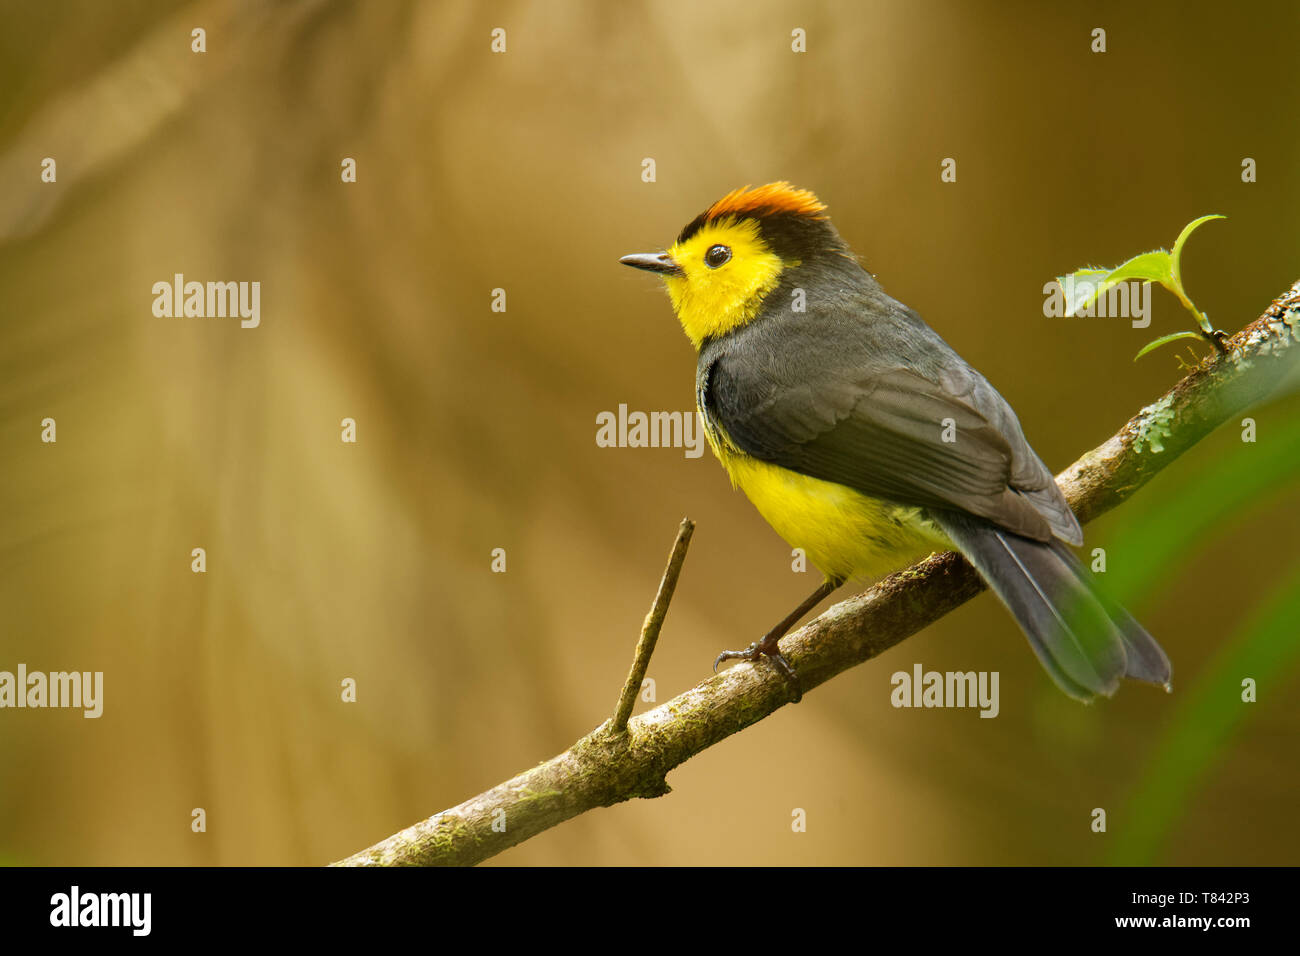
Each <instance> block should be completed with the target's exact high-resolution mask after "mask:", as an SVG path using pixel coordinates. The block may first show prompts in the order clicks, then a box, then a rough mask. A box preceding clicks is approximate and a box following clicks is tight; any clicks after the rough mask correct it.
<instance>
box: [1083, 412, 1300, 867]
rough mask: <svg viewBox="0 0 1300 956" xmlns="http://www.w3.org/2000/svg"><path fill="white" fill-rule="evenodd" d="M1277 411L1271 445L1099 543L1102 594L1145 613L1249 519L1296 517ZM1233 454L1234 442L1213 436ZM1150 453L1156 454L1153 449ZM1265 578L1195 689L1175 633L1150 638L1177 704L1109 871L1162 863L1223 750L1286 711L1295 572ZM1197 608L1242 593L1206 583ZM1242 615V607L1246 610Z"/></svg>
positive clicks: (1299, 611)
mask: <svg viewBox="0 0 1300 956" xmlns="http://www.w3.org/2000/svg"><path fill="white" fill-rule="evenodd" d="M1288 407H1290V408H1294V405H1292V404H1289V403H1285V404H1281V405H1275V406H1274V408H1276V409H1278V413H1277V414H1273V415H1270V416H1269V418H1270V421H1271V422H1272V423H1273V424H1272V425H1270V429H1269V440H1268V441H1267V442H1258V443H1253V444H1240V445H1238V446H1237V447H1235V448H1234V450H1233V452H1232V453H1227V454H1222V455H1220V456H1218V457H1216V458H1214V459H1213V460H1212V463H1211V464H1210V465H1209V466H1208V467H1206V468H1205V470H1204V471H1202V472H1201V473H1200V474H1199V475H1198V476H1197V477H1196V479H1195V480H1194V481H1191V482H1188V483H1186V484H1185V485H1183V486H1182V487H1181V488H1179V489H1176V490H1173V491H1166V492H1165V493H1163V494H1162V495H1160V496H1159V497H1150V496H1147V500H1148V506H1147V507H1146V508H1145V509H1135V510H1132V511H1130V512H1129V514H1128V515H1127V520H1126V521H1125V523H1124V525H1123V526H1122V530H1120V531H1119V532H1117V534H1116V535H1115V536H1114V537H1113V539H1112V540H1111V541H1110V542H1109V544H1108V545H1107V548H1106V550H1107V552H1108V553H1109V554H1111V555H1113V556H1118V555H1123V556H1124V557H1123V560H1122V561H1117V560H1114V559H1112V560H1111V561H1110V563H1109V569H1108V572H1107V574H1106V575H1105V578H1106V579H1107V580H1106V581H1105V584H1106V585H1108V590H1109V591H1111V592H1112V593H1113V594H1114V596H1115V597H1117V598H1118V599H1119V600H1120V601H1121V603H1123V604H1126V605H1128V606H1129V607H1130V608H1131V609H1132V610H1134V611H1135V612H1137V614H1138V617H1139V619H1140V618H1141V617H1142V616H1143V615H1142V613H1141V612H1142V605H1144V604H1146V605H1149V604H1150V603H1151V600H1152V598H1153V596H1154V595H1155V594H1157V593H1158V591H1159V589H1160V587H1161V585H1162V584H1163V583H1164V582H1168V581H1172V580H1174V579H1176V578H1177V576H1178V573H1177V572H1178V568H1179V567H1180V566H1182V565H1184V564H1185V563H1186V562H1187V561H1188V560H1190V559H1191V558H1193V557H1195V556H1196V554H1197V553H1198V551H1201V552H1203V551H1204V550H1205V549H1206V548H1208V547H1213V544H1212V541H1213V539H1214V537H1215V536H1216V535H1217V534H1220V533H1227V532H1228V531H1229V530H1230V529H1231V528H1232V527H1233V526H1235V525H1236V524H1238V523H1239V522H1241V521H1242V520H1246V519H1248V518H1249V516H1250V514H1251V512H1252V510H1253V511H1255V512H1256V513H1259V512H1261V511H1267V510H1269V509H1280V508H1293V507H1294V501H1295V499H1296V494H1297V491H1298V490H1300V417H1297V416H1296V415H1295V414H1294V413H1293V412H1292V413H1291V414H1288V413H1287V409H1288ZM1220 438H1221V439H1227V440H1228V441H1230V442H1234V444H1235V436H1228V435H1221V436H1220ZM1153 450H1154V448H1153ZM1265 567H1267V569H1268V571H1269V573H1270V577H1271V578H1272V579H1273V580H1276V581H1279V582H1280V584H1279V585H1278V586H1276V587H1275V588H1274V589H1273V590H1272V591H1271V592H1270V594H1269V596H1268V597H1267V599H1266V600H1265V601H1264V602H1263V603H1262V604H1261V605H1260V606H1259V607H1257V608H1256V609H1254V611H1253V612H1251V613H1249V614H1248V615H1247V618H1248V619H1247V621H1246V623H1245V624H1244V625H1243V626H1242V627H1241V628H1240V629H1239V630H1238V631H1237V632H1236V633H1235V634H1234V635H1233V636H1232V637H1231V638H1230V639H1229V640H1228V641H1227V642H1226V643H1225V644H1224V645H1223V646H1222V647H1221V648H1220V649H1219V650H1218V652H1217V653H1215V654H1214V655H1213V656H1212V657H1211V659H1210V660H1208V661H1207V662H1206V663H1205V664H1204V665H1203V666H1202V667H1201V668H1200V669H1199V672H1198V674H1197V675H1196V679H1195V680H1194V681H1187V682H1186V684H1185V685H1184V682H1183V680H1182V679H1180V677H1179V673H1180V668H1179V654H1178V642H1177V637H1178V636H1177V635H1176V634H1174V635H1159V634H1157V635H1156V636H1157V639H1158V640H1161V641H1162V643H1163V644H1164V645H1165V647H1166V649H1167V650H1168V651H1169V652H1170V654H1171V656H1172V657H1173V659H1174V676H1173V686H1174V702H1175V706H1174V709H1173V712H1172V714H1171V715H1170V722H1169V725H1168V728H1167V730H1166V732H1165V734H1164V735H1163V737H1162V739H1160V740H1158V741H1157V742H1156V744H1155V747H1154V749H1153V752H1152V754H1151V756H1150V759H1149V761H1148V762H1147V764H1146V767H1145V769H1144V771H1143V773H1142V777H1141V778H1140V780H1139V782H1138V784H1137V787H1136V788H1135V791H1134V794H1133V796H1132V798H1131V801H1130V803H1129V806H1128V807H1127V809H1126V810H1125V814H1124V816H1125V819H1126V825H1125V827H1124V829H1123V832H1122V833H1119V832H1118V831H1117V835H1118V837H1119V839H1118V841H1117V843H1116V845H1115V847H1114V849H1113V851H1112V853H1111V855H1110V858H1109V862H1111V863H1118V864H1150V863H1153V862H1156V861H1157V860H1160V861H1162V862H1163V859H1162V857H1161V851H1162V850H1163V849H1164V848H1165V846H1166V845H1167V842H1168V839H1169V838H1170V837H1171V836H1172V835H1173V834H1174V833H1176V832H1177V827H1178V825H1179V821H1180V819H1181V818H1182V817H1183V815H1184V813H1185V811H1186V810H1187V808H1188V807H1190V806H1191V805H1192V803H1193V801H1194V799H1195V797H1196V792H1197V790H1198V788H1199V787H1200V786H1201V785H1202V783H1203V781H1205V780H1206V778H1207V776H1208V775H1209V774H1210V773H1211V771H1212V770H1213V768H1214V767H1215V765H1216V764H1217V763H1218V762H1219V761H1220V760H1222V758H1223V755H1224V752H1225V751H1226V750H1227V749H1228V748H1229V747H1230V746H1231V744H1232V738H1233V735H1234V734H1237V733H1240V732H1241V730H1242V728H1243V726H1244V725H1245V724H1246V723H1247V721H1248V720H1249V719H1250V717H1251V716H1253V715H1254V713H1255V711H1254V710H1253V708H1261V707H1266V706H1269V705H1270V704H1271V705H1272V706H1279V705H1283V706H1285V705H1284V703H1283V702H1282V700H1281V688H1282V687H1283V685H1284V682H1285V681H1286V680H1288V679H1290V676H1291V675H1292V674H1293V673H1294V671H1295V668H1296V667H1297V665H1300V641H1297V640H1296V623H1295V622H1296V620H1297V619H1300V573H1297V572H1296V571H1295V570H1294V569H1293V568H1291V567H1287V566H1285V565H1283V564H1281V563H1273V564H1268V565H1266V566H1265ZM1205 591H1206V600H1212V601H1221V602H1227V603H1228V604H1229V605H1231V606H1234V607H1238V606H1241V605H1242V603H1243V602H1242V595H1240V594H1239V593H1236V592H1233V591H1230V590H1227V589H1226V588H1220V587H1219V586H1218V585H1217V584H1216V582H1214V581H1207V582H1205ZM1243 610H1244V608H1243ZM1245 678H1251V679H1253V680H1254V681H1255V682H1256V685H1257V687H1258V688H1259V691H1260V694H1261V698H1260V701H1261V702H1260V703H1257V704H1255V703H1245V702H1243V700H1242V681H1243V680H1244V679H1245Z"/></svg>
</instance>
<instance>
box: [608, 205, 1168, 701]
mask: <svg viewBox="0 0 1300 956" xmlns="http://www.w3.org/2000/svg"><path fill="white" fill-rule="evenodd" d="M619 261H620V262H622V263H623V264H624V265H627V266H631V267H633V268H635V269H641V270H645V271H647V272H651V273H655V274H657V275H659V276H660V277H661V278H662V279H663V282H664V285H665V287H666V291H667V293H668V297H669V299H670V301H671V304H672V308H673V311H674V312H675V313H676V316H677V319H678V320H679V321H680V323H681V326H682V329H683V330H684V331H685V333H686V336H687V338H689V339H690V341H691V344H692V345H693V346H694V347H695V349H696V352H697V364H696V375H695V401H696V408H697V411H698V413H699V416H700V420H701V422H702V424H703V428H704V431H705V435H706V437H707V439H708V443H709V447H710V449H711V450H712V452H713V454H714V456H715V457H716V458H717V459H718V461H719V462H720V463H721V464H722V466H723V468H724V469H725V470H726V471H727V474H728V475H729V476H730V479H731V482H732V484H733V486H734V487H736V488H739V489H740V490H741V491H743V492H744V494H745V495H746V496H747V497H748V498H749V500H750V502H751V503H752V504H753V505H754V507H755V508H756V509H757V510H758V512H759V514H760V515H761V516H762V517H763V518H764V519H765V520H766V521H767V522H768V524H770V525H771V526H772V528H773V529H774V530H775V531H776V532H777V533H778V534H779V535H780V536H781V537H782V538H784V539H785V541H786V542H787V543H788V544H790V545H791V547H794V548H801V549H803V553H804V554H805V555H806V556H807V559H808V561H809V562H810V563H811V564H812V565H813V566H814V567H816V568H817V569H818V570H819V571H820V572H821V574H822V576H823V581H822V584H821V585H820V586H819V587H818V588H817V590H816V591H814V592H813V593H812V594H811V595H810V596H809V597H808V598H807V599H806V600H804V601H803V602H802V603H801V604H800V605H799V606H798V607H796V608H795V609H794V610H793V611H792V612H791V613H790V614H788V615H787V616H786V617H785V618H783V619H782V620H781V621H780V622H779V623H778V624H777V625H776V626H775V627H773V628H772V629H770V630H769V631H768V632H767V633H766V634H765V635H764V636H763V637H762V638H760V639H759V640H757V641H755V642H754V643H752V644H751V645H749V647H747V648H745V649H744V650H738V651H731V650H727V651H723V652H722V653H721V654H719V655H718V657H717V659H716V660H715V661H714V670H715V671H716V670H717V667H718V665H719V664H721V663H723V662H724V661H729V660H746V661H751V662H755V661H758V660H760V659H766V660H768V661H769V662H770V663H771V664H772V665H774V666H775V667H776V668H777V670H778V671H780V673H781V674H782V675H784V677H785V679H786V680H787V682H788V684H789V686H790V687H791V688H792V690H793V696H794V699H795V700H796V701H797V700H799V699H800V698H801V697H802V690H801V687H800V684H799V680H798V675H797V673H796V672H795V670H794V668H793V667H792V666H791V665H790V662H789V661H788V660H787V659H786V658H785V657H784V656H783V655H782V653H781V650H780V643H779V642H780V639H781V638H782V637H783V636H784V635H785V634H786V633H787V632H788V631H789V630H790V628H792V627H793V626H794V625H795V624H796V623H798V621H799V620H800V619H801V618H802V617H803V616H804V615H805V614H806V613H808V612H809V611H810V610H812V609H813V608H814V607H816V606H817V605H818V604H819V603H821V601H822V600H824V599H825V598H826V597H827V596H829V595H830V594H831V593H832V592H834V591H835V590H836V589H837V588H839V587H840V586H841V585H842V584H843V583H844V582H845V581H848V580H850V579H851V578H880V577H883V576H885V575H887V574H889V573H891V572H894V571H897V570H900V569H902V568H905V567H907V566H909V565H910V564H912V563H914V562H915V561H917V560H920V559H922V558H924V557H926V556H927V555H929V554H932V553H935V552H939V551H949V550H956V551H959V552H961V554H963V555H965V557H966V558H967V560H968V561H969V562H970V563H971V564H972V565H973V566H974V567H975V569H976V570H977V571H978V572H979V574H980V575H981V576H982V577H983V579H984V581H985V582H986V583H987V584H988V585H989V587H990V588H991V589H992V590H993V592H994V593H995V594H996V595H997V596H998V598H1000V599H1001V601H1002V603H1003V604H1005V605H1006V607H1007V608H1008V610H1009V611H1010V612H1011V615H1012V616H1013V617H1014V618H1015V620H1016V621H1017V623H1018V624H1019V625H1020V628H1021V630H1023V631H1024V633H1025V636H1026V637H1027V638H1028V640H1029V644H1030V646H1031V648H1032V649H1033V651H1034V653H1035V654H1036V655H1037V657H1038V660H1039V661H1040V662H1041V664H1042V666H1043V668H1044V669H1045V670H1046V671H1047V673H1048V675H1049V676H1050V677H1051V679H1052V680H1053V681H1054V682H1055V684H1056V685H1057V686H1058V687H1059V688H1060V689H1061V690H1062V691H1064V692H1065V693H1066V694H1067V695H1069V696H1070V697H1073V698H1075V699H1077V700H1081V701H1091V700H1094V699H1095V698H1097V697H1098V696H1103V695H1104V696H1107V697H1109V696H1111V695H1113V694H1114V693H1115V691H1116V690H1117V689H1118V687H1119V684H1120V681H1121V679H1123V678H1133V679H1136V680H1140V681H1146V682H1148V683H1152V684H1156V685H1161V686H1163V687H1165V689H1166V690H1168V689H1169V688H1170V673H1171V667H1170V663H1169V658H1168V657H1167V656H1166V654H1165V652H1164V650H1163V649H1162V648H1161V647H1160V645H1159V644H1157V643H1156V641H1155V639H1154V638H1152V637H1151V635H1150V634H1148V633H1147V631H1146V630H1145V629H1144V628H1143V627H1142V626H1141V625H1140V624H1139V623H1138V622H1137V621H1136V620H1134V618H1133V617H1132V616H1131V615H1129V614H1128V612H1127V611H1125V610H1124V609H1123V608H1122V607H1120V606H1119V605H1118V604H1116V603H1115V602H1114V601H1113V600H1111V599H1110V598H1109V597H1107V596H1105V595H1104V594H1103V593H1102V592H1101V591H1100V590H1099V589H1098V587H1097V584H1096V582H1095V581H1094V580H1092V579H1091V577H1090V575H1091V572H1089V571H1088V570H1087V569H1085V568H1084V566H1083V565H1082V563H1081V562H1080V561H1079V559H1078V558H1077V557H1076V556H1075V554H1074V553H1073V552H1072V551H1071V550H1070V548H1069V546H1070V545H1075V546H1078V545H1081V544H1082V543H1083V533H1082V530H1081V529H1080V527H1079V522H1078V520H1077V519H1076V517H1075V515H1074V513H1073V511H1072V510H1071V509H1070V506H1069V504H1068V502H1067V501H1066V499H1065V496H1064V495H1063V494H1062V493H1061V490H1060V488H1059V487H1058V486H1057V484H1056V481H1055V478H1054V477H1053V475H1052V472H1051V471H1050V470H1049V469H1048V468H1047V466H1046V465H1045V464H1043V461H1042V460H1041V459H1040V458H1039V457H1038V455H1037V454H1035V453H1034V450H1033V449H1032V448H1031V447H1030V446H1029V443H1028V441H1027V440H1026V438H1025V435H1024V432H1023V430H1022V428H1021V425H1020V421H1019V419H1018V418H1017V417H1016V414H1015V412H1014V411H1013V410H1012V408H1011V406H1010V405H1009V404H1008V403H1007V401H1006V399H1004V398H1003V397H1002V396H1001V395H1000V394H999V393H998V392H997V390H996V389H994V387H993V386H992V385H991V384H990V383H989V381H988V380H987V379H986V378H985V377H984V376H983V375H982V374H980V373H979V372H978V371H976V369H974V368H973V367H972V366H971V365H970V364H969V363H967V362H966V361H965V360H964V359H962V358H961V356H959V355H958V354H957V353H956V352H955V351H954V350H953V349H952V348H951V347H950V346H949V345H948V343H946V342H945V341H944V340H943V339H942V338H940V337H939V335H938V333H936V332H935V331H934V330H933V329H931V328H930V326H929V325H927V324H926V323H925V321H924V320H922V318H921V317H920V316H919V315H918V314H917V313H916V312H914V311H913V310H912V309H910V308H908V307H907V306H906V305H904V304H903V303H901V302H899V301H898V300H896V299H894V298H891V297H890V296H889V295H888V294H886V293H885V291H884V289H883V288H882V287H881V285H880V283H879V282H877V280H876V278H875V277H874V276H873V275H872V274H871V273H870V272H868V271H867V270H866V269H865V268H864V267H863V266H862V264H861V263H860V261H859V259H858V257H857V256H856V255H855V254H854V253H853V251H852V250H851V249H850V248H849V246H848V244H847V243H846V242H845V240H844V239H843V238H842V237H841V236H840V234H839V232H838V231H837V229H836V228H835V226H834V225H833V224H832V223H831V221H830V217H829V215H828V213H827V207H826V205H825V204H824V203H823V202H821V201H820V200H819V199H818V198H817V196H816V195H815V194H814V193H813V192H811V191H809V190H806V189H800V188H796V187H794V186H792V185H791V184H790V183H788V182H774V183H768V184H766V185H762V186H744V187H742V188H740V189H736V190H733V191H732V192H730V193H728V194H727V195H725V196H723V197H722V198H721V199H719V200H718V201H717V202H715V203H713V204H712V205H711V206H709V207H708V208H707V209H706V210H705V211H704V212H702V213H700V214H699V215H698V216H696V217H695V218H694V219H692V220H691V221H690V222H689V223H688V224H687V225H686V227H685V228H684V229H682V231H681V233H680V234H679V235H678V236H677V239H676V241H675V242H674V243H673V244H672V245H671V246H669V247H668V248H667V249H665V250H664V251H662V252H652V253H637V254H633V255H627V256H623V257H622V258H621V259H620V260H619Z"/></svg>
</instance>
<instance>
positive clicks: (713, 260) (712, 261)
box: [704, 246, 731, 269]
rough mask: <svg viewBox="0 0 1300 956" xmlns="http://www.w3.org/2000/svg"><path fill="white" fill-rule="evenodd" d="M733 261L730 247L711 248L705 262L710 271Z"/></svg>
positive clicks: (705, 256)
mask: <svg viewBox="0 0 1300 956" xmlns="http://www.w3.org/2000/svg"><path fill="white" fill-rule="evenodd" d="M730 259H731V247H730V246H711V247H709V251H708V252H706V253H705V254H704V262H705V264H706V265H707V266H708V267H709V268H710V269H716V268H718V266H720V265H722V264H723V263H724V262H728V261H730Z"/></svg>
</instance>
